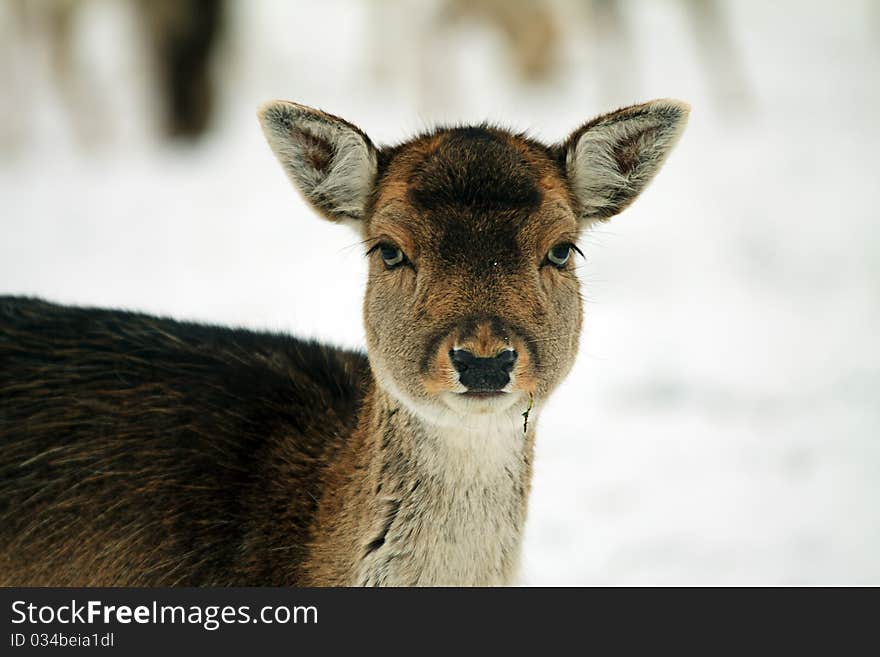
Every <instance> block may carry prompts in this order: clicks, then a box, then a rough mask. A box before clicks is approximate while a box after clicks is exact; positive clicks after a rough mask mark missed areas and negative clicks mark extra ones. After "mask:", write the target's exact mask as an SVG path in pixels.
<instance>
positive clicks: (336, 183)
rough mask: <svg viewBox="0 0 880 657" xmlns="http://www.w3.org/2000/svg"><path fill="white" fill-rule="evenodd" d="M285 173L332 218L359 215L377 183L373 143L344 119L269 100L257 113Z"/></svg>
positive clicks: (316, 206)
mask: <svg viewBox="0 0 880 657" xmlns="http://www.w3.org/2000/svg"><path fill="white" fill-rule="evenodd" d="M257 115H258V116H259V119H260V123H261V124H262V126H263V133H264V134H265V135H266V140H267V141H268V142H269V146H271V148H272V151H273V152H274V153H275V157H277V158H278V161H279V162H281V166H282V167H284V171H285V172H286V173H287V177H288V178H290V180H291V181H292V182H293V184H294V185H295V186H296V187H297V188H298V189H299V190H300V191H301V192H302V194H303V196H305V198H306V200H307V201H308V202H309V203H311V204H312V206H313V207H314V208H315V209H316V210H318V212H320V213H321V214H322V215H324V216H325V217H326V218H328V219H330V220H331V221H340V222H341V221H350V220H360V219H363V217H364V214H365V213H366V208H367V204H368V202H369V198H370V194H371V192H372V190H373V186H374V184H375V182H376V147H375V146H373V144H372V142H371V141H370V139H369V137H367V136H366V135H365V134H364V133H363V132H361V131H360V130H359V129H358V128H356V127H355V126H353V125H351V124H350V123H348V122H347V121H343V120H342V119H340V118H338V117H335V116H332V115H330V114H326V113H324V112H321V111H319V110H316V109H312V108H311V107H306V106H304V105H298V104H296V103H290V102H286V101H280V100H278V101H272V102H270V103H266V104H265V105H263V106H262V107H261V108H260V110H259V112H258V113H257Z"/></svg>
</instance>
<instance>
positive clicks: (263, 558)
mask: <svg viewBox="0 0 880 657" xmlns="http://www.w3.org/2000/svg"><path fill="white" fill-rule="evenodd" d="M368 376H369V372H368V365H367V362H366V358H365V357H364V356H363V355H361V354H358V353H353V352H347V351H342V350H338V349H332V348H329V347H325V346H321V345H318V344H316V343H311V342H303V341H300V340H296V339H293V338H289V337H285V336H280V335H269V334H260V333H254V332H250V331H244V330H232V329H223V328H214V327H208V326H200V325H197V324H187V323H181V322H176V321H172V320H168V319H158V318H153V317H148V316H146V315H140V314H134V313H128V312H119V311H106V310H92V309H81V308H67V307H61V306H56V305H53V304H49V303H45V302H41V301H36V300H31V299H23V298H13V297H2V298H0V584H4V585H19V584H22V585H23V584H27V585H39V584H48V583H51V584H53V585H111V584H120V583H124V584H129V585H138V584H141V585H144V584H149V585H206V584H214V585H236V584H238V585H244V584H248V585H254V584H263V585H281V584H287V585H291V584H296V583H297V581H298V575H299V565H300V564H301V563H302V561H303V559H304V558H305V557H306V556H307V554H306V547H305V545H306V543H307V542H308V539H309V527H310V524H311V522H312V519H313V516H314V514H315V509H316V506H317V499H316V498H317V497H318V496H319V495H320V489H321V485H320V481H321V478H322V476H323V471H322V466H321V464H324V463H327V462H328V461H330V460H332V455H333V453H334V452H335V451H336V450H338V449H339V447H340V445H341V443H342V442H343V441H344V440H346V439H347V437H348V436H349V435H350V434H351V433H352V430H353V428H354V423H356V421H357V415H358V413H357V410H358V407H359V405H360V403H361V398H362V393H363V387H364V386H363V382H364V381H365V380H366V379H367V378H368ZM316 409H320V412H317V413H316V412H315V411H316ZM279 527H283V531H278V528H279Z"/></svg>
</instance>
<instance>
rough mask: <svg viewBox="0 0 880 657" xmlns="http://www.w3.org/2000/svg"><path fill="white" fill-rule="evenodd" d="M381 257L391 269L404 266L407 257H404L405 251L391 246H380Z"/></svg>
mask: <svg viewBox="0 0 880 657" xmlns="http://www.w3.org/2000/svg"><path fill="white" fill-rule="evenodd" d="M379 255H380V256H382V262H384V263H385V266H386V267H388V268H389V269H393V268H394V267H397V266H399V265H402V264H403V263H404V262H405V261H406V255H404V253H403V251H401V250H400V249H398V248H397V247H396V246H392V245H390V244H382V245H380V246H379Z"/></svg>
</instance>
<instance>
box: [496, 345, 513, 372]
mask: <svg viewBox="0 0 880 657" xmlns="http://www.w3.org/2000/svg"><path fill="white" fill-rule="evenodd" d="M516 358H517V354H516V351H514V350H513V349H505V350H504V351H502V352H501V353H500V354H498V355H497V356H495V362H496V363H498V365H499V367H500V368H501V369H502V370H503V371H504V372H507V373H508V374H510V371H511V370H512V369H513V365H514V363H516Z"/></svg>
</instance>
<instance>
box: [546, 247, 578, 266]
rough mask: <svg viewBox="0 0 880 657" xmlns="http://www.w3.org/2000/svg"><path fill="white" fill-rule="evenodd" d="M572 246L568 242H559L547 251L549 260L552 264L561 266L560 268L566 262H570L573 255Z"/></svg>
mask: <svg viewBox="0 0 880 657" xmlns="http://www.w3.org/2000/svg"><path fill="white" fill-rule="evenodd" d="M571 251H572V246H571V244H568V243H567V242H566V243H564V244H557V245H556V246H554V247H553V248H552V249H550V251H548V252H547V260H548V262H550V264H552V265H555V266H556V267H559V268H560V269H561V268H562V267H564V266H565V263H566V262H568V259H569V258H570V257H571Z"/></svg>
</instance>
